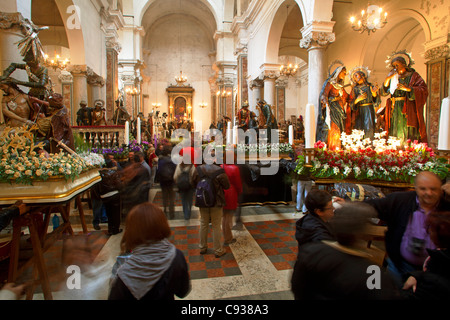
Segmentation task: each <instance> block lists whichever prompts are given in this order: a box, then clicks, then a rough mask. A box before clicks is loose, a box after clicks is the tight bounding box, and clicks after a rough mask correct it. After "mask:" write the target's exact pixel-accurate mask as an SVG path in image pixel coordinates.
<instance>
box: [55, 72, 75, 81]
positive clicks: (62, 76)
mask: <svg viewBox="0 0 450 320" xmlns="http://www.w3.org/2000/svg"><path fill="white" fill-rule="evenodd" d="M58 79H59V81H61V82H62V83H72V82H73V75H72V74H71V73H70V72H68V71H64V70H63V71H61V74H60V75H59V76H58Z"/></svg>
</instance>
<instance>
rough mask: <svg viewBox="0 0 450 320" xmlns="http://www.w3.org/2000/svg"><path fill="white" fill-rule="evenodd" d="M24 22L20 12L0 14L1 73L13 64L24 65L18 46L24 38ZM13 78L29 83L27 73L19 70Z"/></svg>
mask: <svg viewBox="0 0 450 320" xmlns="http://www.w3.org/2000/svg"><path fill="white" fill-rule="evenodd" d="M22 21H23V17H22V15H21V14H20V13H19V12H12V13H9V12H0V72H3V71H4V70H5V69H6V68H8V67H9V65H10V64H11V63H13V62H15V63H24V62H23V57H22V56H21V54H20V51H19V49H18V47H17V44H16V43H17V42H18V41H19V40H22V38H23V34H22V31H21V24H22ZM11 76H12V77H14V78H15V79H17V80H21V81H28V76H27V73H26V72H25V71H19V70H18V71H16V72H14V74H13V75H11Z"/></svg>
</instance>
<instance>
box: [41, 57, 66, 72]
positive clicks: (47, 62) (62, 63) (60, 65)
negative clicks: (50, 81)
mask: <svg viewBox="0 0 450 320" xmlns="http://www.w3.org/2000/svg"><path fill="white" fill-rule="evenodd" d="M44 66H46V67H48V68H53V69H54V70H56V69H61V70H64V69H66V68H67V67H68V66H69V59H61V56H60V55H59V54H57V55H56V56H55V57H54V58H50V57H49V56H48V54H45V55H44Z"/></svg>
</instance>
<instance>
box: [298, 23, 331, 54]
mask: <svg viewBox="0 0 450 320" xmlns="http://www.w3.org/2000/svg"><path fill="white" fill-rule="evenodd" d="M334 24H335V22H334V21H312V22H311V23H309V24H307V25H306V26H304V27H303V28H301V29H300V32H301V33H302V37H303V38H302V39H301V40H300V47H301V48H303V49H310V48H312V47H325V46H327V45H328V44H330V43H332V42H334V41H335V40H336V35H335V34H334V32H333V27H334Z"/></svg>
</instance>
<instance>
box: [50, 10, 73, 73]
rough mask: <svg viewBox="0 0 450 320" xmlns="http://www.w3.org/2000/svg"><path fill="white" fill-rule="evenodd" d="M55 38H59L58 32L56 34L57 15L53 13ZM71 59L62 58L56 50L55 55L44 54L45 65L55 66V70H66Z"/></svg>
mask: <svg viewBox="0 0 450 320" xmlns="http://www.w3.org/2000/svg"><path fill="white" fill-rule="evenodd" d="M53 17H54V18H53V30H54V31H53V33H54V35H53V38H54V39H57V34H56V16H55V15H53ZM69 63H70V61H69V59H68V58H61V56H60V55H59V54H57V53H56V52H55V55H54V56H53V57H50V56H49V55H48V54H45V55H44V61H43V64H44V66H46V67H47V68H53V70H56V69H61V70H65V69H66V68H67V67H68V66H69Z"/></svg>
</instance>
